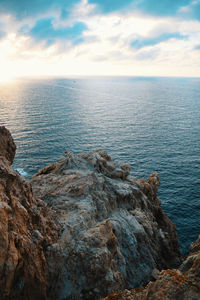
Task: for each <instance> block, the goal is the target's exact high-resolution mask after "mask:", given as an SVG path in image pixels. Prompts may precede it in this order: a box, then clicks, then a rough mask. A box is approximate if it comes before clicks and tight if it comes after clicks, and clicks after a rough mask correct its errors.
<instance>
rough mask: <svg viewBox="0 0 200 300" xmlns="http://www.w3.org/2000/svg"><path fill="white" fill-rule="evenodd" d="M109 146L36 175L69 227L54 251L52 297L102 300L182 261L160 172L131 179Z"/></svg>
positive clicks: (37, 185) (68, 157)
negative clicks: (108, 150)
mask: <svg viewBox="0 0 200 300" xmlns="http://www.w3.org/2000/svg"><path fill="white" fill-rule="evenodd" d="M129 172H130V166H129V165H127V164H123V165H119V164H117V163H116V162H115V161H114V160H113V159H112V158H111V157H110V156H109V155H108V154H107V153H106V152H105V151H100V150H97V151H94V152H92V153H89V154H79V155H73V154H72V153H70V152H66V153H65V157H64V158H63V159H61V160H60V161H59V162H58V163H56V164H53V165H50V166H48V167H46V168H44V169H43V170H41V171H39V172H38V174H36V175H35V176H34V177H33V178H32V181H31V183H32V187H33V192H34V195H35V196H37V197H40V198H41V199H42V200H44V201H45V202H46V203H47V204H48V206H49V207H51V208H52V209H53V210H54V211H55V212H56V215H57V218H58V220H59V222H60V223H61V224H62V228H63V230H62V233H61V234H60V238H59V240H58V242H57V244H56V245H51V246H49V247H48V249H47V261H48V272H49V282H50V284H51V285H50V286H49V298H50V299H58V300H61V299H99V298H101V297H103V296H105V295H107V294H108V293H110V292H112V291H116V290H119V289H123V288H133V287H136V286H139V285H141V284H145V283H147V282H148V281H149V280H150V279H151V278H152V270H154V269H155V268H156V269H159V270H161V269H163V268H166V267H173V266H177V264H178V263H179V262H180V255H179V250H178V242H177V234H176V230H175V225H174V224H172V223H171V222H170V220H169V219H168V217H167V216H166V214H165V213H164V212H163V211H162V209H161V207H160V200H159V199H158V198H157V190H158V186H159V183H160V181H159V177H158V175H157V174H155V173H154V174H152V175H151V176H150V177H149V178H148V179H147V180H144V179H142V180H137V179H133V178H131V177H129V176H128V175H129Z"/></svg>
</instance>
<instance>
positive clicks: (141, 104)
mask: <svg viewBox="0 0 200 300" xmlns="http://www.w3.org/2000/svg"><path fill="white" fill-rule="evenodd" d="M0 125H5V126H6V127H7V128H8V129H9V130H10V131H11V133H12V135H13V137H14V140H15V143H16V144H17V153H16V157H15V161H14V168H15V169H17V170H18V171H19V172H20V173H21V174H22V176H24V177H26V178H27V179H29V178H30V177H31V176H32V175H33V174H34V173H36V172H37V171H38V170H39V169H41V168H43V167H44V166H46V165H48V164H50V163H52V162H55V161H57V160H58V159H59V158H60V157H62V156H63V154H64V152H65V151H66V150H67V151H71V152H73V153H81V152H91V151H93V150H95V149H104V150H106V151H107V152H108V154H109V155H111V156H112V157H113V158H114V159H115V160H117V161H119V162H125V163H129V164H130V165H131V175H132V176H134V177H138V178H142V177H144V178H148V176H149V175H150V174H151V173H152V172H157V173H158V174H159V175H160V181H161V185H160V188H159V198H160V200H161V202H162V208H163V209H164V211H165V212H166V213H167V214H168V216H169V217H170V219H171V220H172V221H173V222H174V223H175V224H176V227H177V232H178V237H179V243H180V247H181V251H182V253H184V254H187V252H188V251H189V245H190V244H191V242H193V241H195V240H196V239H197V237H198V234H200V78H166V77H82V78H81V77H80V78H78V77H73V78H59V77H56V78H52V77H48V78H29V79H25V78H21V79H16V80H13V81H11V82H7V83H6V82H4V83H3V82H2V83H0Z"/></svg>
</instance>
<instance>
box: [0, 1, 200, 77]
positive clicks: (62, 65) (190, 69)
mask: <svg viewBox="0 0 200 300" xmlns="http://www.w3.org/2000/svg"><path fill="white" fill-rule="evenodd" d="M92 11H93V6H92V5H88V4H87V1H86V0H82V2H81V5H79V6H77V5H76V6H74V7H73V10H72V11H71V14H70V16H69V17H68V19H67V21H66V20H61V18H60V12H59V11H56V12H55V11H54V12H53V14H54V18H55V22H54V26H55V28H56V27H57V28H58V27H62V26H66V25H67V24H73V23H74V22H84V23H85V24H86V26H87V28H88V29H87V30H85V31H84V33H83V37H84V40H85V41H84V42H83V43H80V44H77V45H74V46H72V44H71V43H70V41H63V40H62V41H59V40H57V41H56V43H55V44H53V45H52V46H51V47H45V44H44V42H40V43H38V44H37V43H33V42H32V39H31V37H30V36H28V35H23V34H19V33H17V31H18V30H19V28H20V27H21V26H22V25H23V24H26V23H28V24H29V27H32V26H34V24H35V22H36V21H37V19H29V20H23V21H19V22H17V21H16V20H14V19H13V18H12V17H11V16H4V17H3V18H4V19H1V22H3V23H5V24H7V25H6V26H7V27H6V28H7V30H8V31H9V32H12V34H10V35H8V36H7V37H6V38H3V39H2V40H0V63H1V70H2V71H1V73H2V74H1V75H0V79H1V78H2V77H3V76H4V75H5V77H6V76H7V77H9V76H25V75H30V76H31V75H32V76H36V75H63V76H64V75H145V76H147V75H153V76H156V75H157V76H161V75H163V76H200V51H195V50H194V48H195V46H197V45H199V41H200V22H198V21H190V20H188V21H187V20H181V19H180V18H169V17H166V18H158V17H157V18H153V17H150V16H147V15H141V14H138V13H137V14H136V13H131V12H129V13H127V14H126V15H125V14H124V15H122V14H119V13H112V14H107V15H100V14H99V15H94V14H92ZM50 14H51V13H50V12H48V13H46V16H47V15H48V16H49V15H50ZM40 17H41V16H40ZM42 17H44V15H43V16H42ZM67 22H68V23H67ZM164 33H179V34H181V35H183V36H184V37H185V38H183V39H178V38H171V39H168V40H166V41H162V42H160V43H159V44H156V45H147V46H146V47H145V48H141V49H134V48H132V47H131V46H130V44H131V42H132V41H133V40H134V39H138V38H154V37H157V36H159V35H162V34H164Z"/></svg>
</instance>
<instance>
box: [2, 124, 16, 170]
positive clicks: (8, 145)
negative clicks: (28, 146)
mask: <svg viewBox="0 0 200 300" xmlns="http://www.w3.org/2000/svg"><path fill="white" fill-rule="evenodd" d="M15 151H16V145H15V143H14V141H13V138H12V136H11V134H10V132H9V131H8V129H6V128H5V127H4V126H0V159H3V158H4V159H6V160H7V161H8V163H9V164H10V165H11V164H12V162H13V159H14V157H15Z"/></svg>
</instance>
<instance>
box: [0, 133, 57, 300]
mask: <svg viewBox="0 0 200 300" xmlns="http://www.w3.org/2000/svg"><path fill="white" fill-rule="evenodd" d="M15 149H16V146H15V144H14V142H13V139H12V137H11V135H10V133H9V131H8V130H7V129H6V128H5V127H0V299H1V300H7V299H9V300H11V299H13V300H17V299H20V300H23V299H24V300H25V299H26V300H27V299H30V300H36V299H41V300H42V299H46V289H47V282H48V279H47V261H46V257H45V249H46V248H47V247H48V245H49V244H51V243H53V242H54V241H55V240H56V239H57V236H58V234H57V227H56V224H55V222H54V218H53V216H52V213H51V212H50V211H49V210H48V207H47V205H46V204H45V203H44V202H43V201H41V200H39V199H37V198H35V197H34V196H33V193H32V188H31V185H30V184H29V183H27V182H26V181H25V180H24V179H23V178H22V177H21V176H19V174H17V173H16V172H14V171H13V169H12V167H11V166H10V165H11V164H12V161H13V159H14V155H15Z"/></svg>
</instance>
